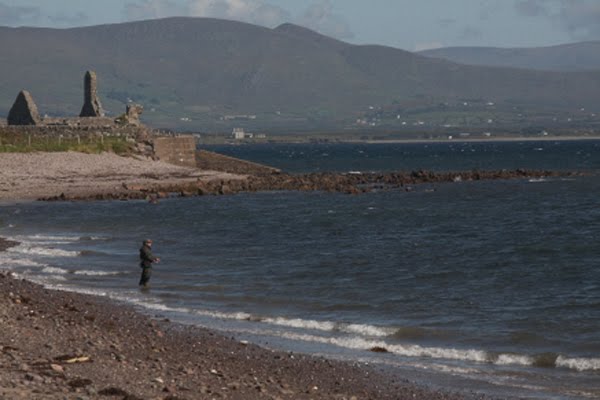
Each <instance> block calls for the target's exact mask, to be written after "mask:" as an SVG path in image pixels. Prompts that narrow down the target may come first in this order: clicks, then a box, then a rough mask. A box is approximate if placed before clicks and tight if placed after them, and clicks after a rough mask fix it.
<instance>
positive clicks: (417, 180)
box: [40, 169, 580, 201]
mask: <svg viewBox="0 0 600 400" xmlns="http://www.w3.org/2000/svg"><path fill="white" fill-rule="evenodd" d="M575 175H580V174H579V173H576V172H555V171H540V170H523V169H517V170H510V171H509V170H501V171H463V172H442V173H440V172H432V171H422V170H421V171H411V172H391V173H361V174H352V173H349V174H340V173H329V172H326V173H312V174H298V175H290V174H285V173H279V172H278V173H269V174H259V175H246V176H243V177H242V178H240V176H235V175H234V177H233V178H232V179H210V180H206V179H197V180H195V181H184V182H170V181H166V182H148V183H147V184H136V185H124V186H123V187H122V188H119V190H116V191H113V192H110V191H109V192H103V193H93V192H92V193H84V194H83V195H81V194H74V195H65V194H61V195H59V196H50V197H42V198H40V200H46V201H57V200H58V201H62V200H128V199H129V200H132V199H154V198H156V199H158V198H164V197H173V196H176V197H191V196H204V195H228V194H235V193H241V192H259V191H282V190H284V191H324V192H340V193H347V194H360V193H368V192H373V191H386V190H404V191H412V190H413V189H414V187H413V186H415V185H420V184H443V183H457V182H464V181H480V180H507V179H540V178H549V177H559V176H564V177H567V176H575Z"/></svg>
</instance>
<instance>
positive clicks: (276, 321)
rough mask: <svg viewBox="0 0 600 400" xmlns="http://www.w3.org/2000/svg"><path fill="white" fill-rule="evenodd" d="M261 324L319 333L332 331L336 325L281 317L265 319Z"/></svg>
mask: <svg viewBox="0 0 600 400" xmlns="http://www.w3.org/2000/svg"><path fill="white" fill-rule="evenodd" d="M263 322H266V323H268V324H272V325H279V326H288V327H291V328H303V329H314V330H320V331H333V330H334V329H335V327H336V325H335V324H334V323H333V322H328V321H314V320H307V319H300V318H294V319H288V318H282V317H278V318H265V319H264V320H263Z"/></svg>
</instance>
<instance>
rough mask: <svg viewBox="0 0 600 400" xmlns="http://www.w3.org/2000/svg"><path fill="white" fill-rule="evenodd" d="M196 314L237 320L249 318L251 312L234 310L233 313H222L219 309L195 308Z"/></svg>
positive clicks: (250, 317)
mask: <svg viewBox="0 0 600 400" xmlns="http://www.w3.org/2000/svg"><path fill="white" fill-rule="evenodd" d="M194 313H195V314H196V315H202V316H205V317H211V318H217V319H231V320H237V321H244V320H251V319H252V314H248V313H246V312H235V313H224V312H219V311H207V310H195V311H194Z"/></svg>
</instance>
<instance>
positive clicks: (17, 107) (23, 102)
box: [7, 90, 42, 125]
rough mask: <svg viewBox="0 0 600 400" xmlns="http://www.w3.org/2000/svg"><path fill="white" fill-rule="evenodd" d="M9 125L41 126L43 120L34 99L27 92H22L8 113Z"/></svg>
mask: <svg viewBox="0 0 600 400" xmlns="http://www.w3.org/2000/svg"><path fill="white" fill-rule="evenodd" d="M7 122H8V125H39V124H40V123H41V122H42V120H41V118H40V114H39V113H38V109H37V106H36V105H35V102H34V101H33V97H31V94H29V92H28V91H27V90H22V91H21V92H19V94H18V95H17V99H16V100H15V103H14V104H13V106H12V108H11V109H10V111H9V112H8V118H7Z"/></svg>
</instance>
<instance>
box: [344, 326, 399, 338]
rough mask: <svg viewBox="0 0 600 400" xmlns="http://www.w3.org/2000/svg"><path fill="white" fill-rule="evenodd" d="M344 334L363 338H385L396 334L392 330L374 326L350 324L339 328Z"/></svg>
mask: <svg viewBox="0 0 600 400" xmlns="http://www.w3.org/2000/svg"><path fill="white" fill-rule="evenodd" d="M339 329H340V330H341V331H343V332H347V333H357V334H359V335H363V336H375V337H385V336H389V335H391V334H392V333H394V331H393V330H391V329H385V328H380V327H378V326H373V325H363V324H349V325H345V326H341V327H340V328H339Z"/></svg>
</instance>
